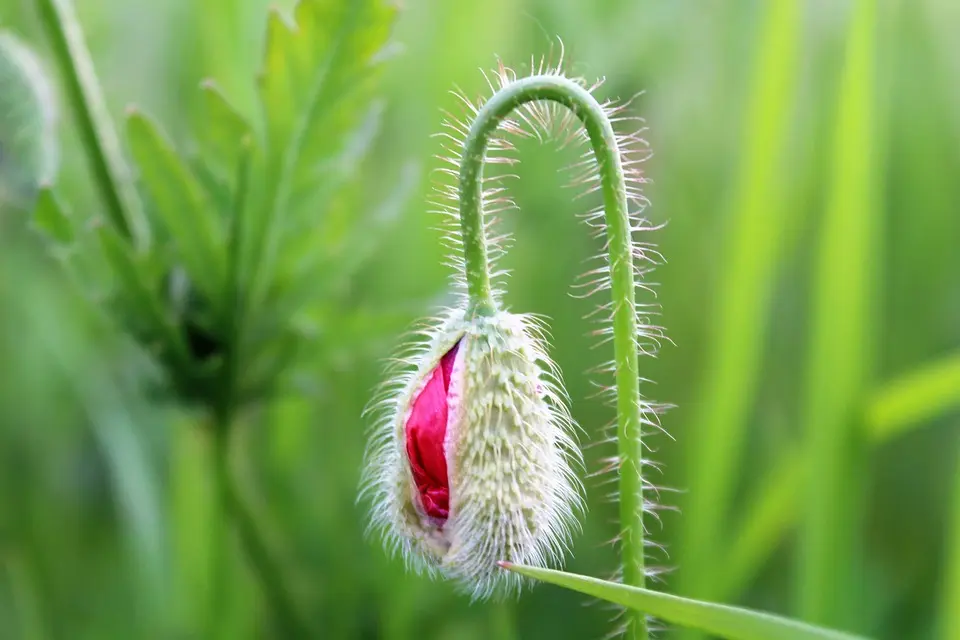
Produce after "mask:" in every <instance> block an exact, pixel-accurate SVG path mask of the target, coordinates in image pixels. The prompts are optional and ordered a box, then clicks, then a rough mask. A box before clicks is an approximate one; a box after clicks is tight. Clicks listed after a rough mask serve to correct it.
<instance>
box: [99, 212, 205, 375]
mask: <svg viewBox="0 0 960 640" xmlns="http://www.w3.org/2000/svg"><path fill="white" fill-rule="evenodd" d="M100 246H101V247H102V248H103V253H104V257H105V258H106V260H107V262H108V263H109V264H110V266H111V267H112V271H113V273H114V274H115V275H116V277H117V281H118V283H119V284H120V287H121V288H122V290H123V293H124V298H125V300H126V302H127V304H128V307H129V308H128V309H127V310H128V312H130V313H134V314H136V316H135V318H134V320H135V323H139V324H140V325H141V327H142V328H143V329H144V330H146V331H149V332H150V334H151V335H153V336H156V337H157V339H158V340H162V341H163V343H164V346H166V347H167V348H169V349H170V352H171V355H172V356H173V357H174V358H175V359H176V360H177V361H178V362H179V363H180V364H181V365H184V366H189V362H190V358H189V354H188V352H187V348H186V343H185V342H184V340H183V336H182V335H181V334H180V332H179V331H178V330H177V328H176V326H175V325H174V323H173V321H172V319H171V318H169V317H168V315H167V314H166V312H165V311H164V308H163V304H162V303H161V301H160V298H159V297H158V296H157V295H156V293H155V292H154V289H153V288H152V287H150V286H149V285H148V284H147V283H146V282H145V281H144V278H143V274H142V271H141V268H140V265H139V264H138V263H137V260H136V259H135V258H134V256H133V253H132V249H131V248H130V245H129V244H128V243H127V242H125V241H124V240H122V239H121V238H120V237H119V235H118V232H117V231H115V230H114V229H112V228H103V229H101V230H100ZM145 346H147V347H148V348H150V347H156V346H157V345H150V344H147V345H145Z"/></svg>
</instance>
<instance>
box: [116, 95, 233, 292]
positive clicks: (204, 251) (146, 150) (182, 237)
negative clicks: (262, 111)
mask: <svg viewBox="0 0 960 640" xmlns="http://www.w3.org/2000/svg"><path fill="white" fill-rule="evenodd" d="M127 136H128V138H129V141H130V151H131V153H132V154H133V157H134V159H135V160H136V163H137V165H138V166H139V168H140V179H141V181H142V182H143V185H144V188H145V189H146V191H147V192H148V193H149V194H150V197H151V199H152V200H153V204H154V209H155V211H156V215H157V217H158V218H159V219H160V222H161V223H162V224H163V226H164V228H165V229H166V231H167V232H168V233H169V235H170V239H171V240H172V242H173V246H174V249H175V252H176V254H177V257H178V258H179V259H180V260H181V261H182V263H183V266H184V268H185V269H186V271H187V275H189V277H190V281H191V283H193V284H194V286H195V287H196V288H197V290H198V291H199V292H200V293H201V294H202V295H203V296H204V298H205V299H206V300H207V302H208V303H209V304H211V305H213V306H214V307H215V308H219V303H220V302H221V301H222V298H223V284H224V275H225V273H224V272H225V262H226V255H225V249H224V242H223V228H222V226H221V225H220V221H219V220H218V219H217V216H216V214H215V211H214V208H213V207H212V206H211V203H210V202H209V200H208V198H207V195H206V193H205V191H204V189H203V187H202V186H201V185H200V183H199V181H198V180H197V179H196V177H195V176H194V175H193V174H192V173H191V172H190V170H189V169H188V168H187V166H186V165H185V164H184V163H183V162H182V161H181V159H180V157H179V156H178V155H177V153H176V151H175V150H174V149H173V146H172V145H171V144H170V142H169V141H168V140H167V139H166V138H165V137H164V136H163V135H162V134H161V133H160V131H159V129H158V127H157V126H156V125H155V124H154V123H153V122H152V121H151V120H150V119H149V118H147V117H146V116H145V115H142V114H140V113H137V112H131V113H130V115H129V117H128V118H127Z"/></svg>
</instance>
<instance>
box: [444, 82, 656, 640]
mask: <svg viewBox="0 0 960 640" xmlns="http://www.w3.org/2000/svg"><path fill="white" fill-rule="evenodd" d="M535 101H553V102H557V103H560V104H562V105H564V106H566V107H567V108H568V109H570V110H571V111H572V112H573V113H574V114H576V116H577V117H578V118H579V119H580V121H581V122H582V123H583V126H584V127H585V128H586V131H587V134H588V135H589V137H590V145H591V147H592V148H593V153H594V157H595V158H596V161H597V163H598V165H599V173H600V184H601V189H602V193H603V200H604V213H605V216H606V225H607V251H608V260H609V266H610V284H611V289H612V293H613V346H614V363H615V367H616V391H617V447H618V454H619V456H620V478H619V481H620V486H619V488H620V553H621V560H622V564H623V582H624V584H627V585H631V586H636V587H642V586H643V585H644V576H645V573H644V531H643V504H644V501H643V484H642V480H641V475H640V470H641V460H642V444H641V425H642V418H643V416H642V407H641V402H640V379H639V376H638V360H639V345H638V344H637V339H636V338H637V314H636V298H635V292H634V272H633V242H632V238H631V235H630V217H629V212H628V209H627V190H626V183H625V179H624V173H623V165H622V163H621V161H620V150H619V146H618V144H617V137H616V134H615V133H614V130H613V125H612V123H611V122H610V119H609V118H608V117H607V115H606V113H605V112H604V110H603V107H602V106H601V105H600V103H598V102H597V100H596V99H595V98H594V97H593V96H592V95H590V92H589V91H587V90H586V89H584V88H583V87H581V86H580V85H579V84H577V83H576V82H574V81H572V80H569V79H567V78H564V77H563V76H554V75H543V76H531V77H528V78H523V79H520V80H517V81H516V82H513V83H511V84H509V85H507V86H506V87H504V88H502V89H500V90H499V91H497V92H496V93H495V94H494V95H493V97H492V98H490V100H489V101H488V102H487V103H486V104H485V105H483V107H482V108H481V109H480V111H479V112H478V113H477V116H476V118H475V119H474V121H473V124H472V125H471V127H470V131H469V133H468V135H467V139H466V141H465V142H464V145H463V156H462V160H461V164H460V187H459V196H460V226H461V232H462V236H463V248H464V258H465V268H466V280H467V292H468V294H469V299H470V313H471V314H477V315H488V314H490V313H493V312H494V311H495V310H496V300H495V299H494V296H493V292H492V289H491V287H490V268H489V260H488V257H487V243H486V238H485V236H484V219H483V164H484V156H485V153H486V149H487V145H488V143H489V141H490V136H491V135H492V134H493V133H494V131H496V129H497V127H498V126H499V125H500V123H501V122H502V121H503V119H504V118H506V117H507V115H508V114H509V113H510V112H511V111H513V110H514V109H516V108H517V107H519V106H521V105H523V104H525V103H528V102H535ZM629 615H630V616H633V618H632V620H631V624H630V633H631V637H632V638H634V639H635V640H640V639H644V640H645V639H646V638H647V636H648V632H647V623H646V617H645V615H644V614H643V613H641V612H633V611H631V612H629Z"/></svg>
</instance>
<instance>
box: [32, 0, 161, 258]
mask: <svg viewBox="0 0 960 640" xmlns="http://www.w3.org/2000/svg"><path fill="white" fill-rule="evenodd" d="M37 5H38V6H39V8H40V17H41V22H42V23H43V27H44V29H45V30H46V32H47V38H48V39H49V40H50V44H51V46H52V47H53V52H54V54H55V57H56V60H57V66H58V67H59V69H60V75H61V78H62V80H63V83H64V85H65V87H66V90H67V94H68V96H69V101H68V102H69V104H70V105H71V107H72V109H73V114H74V117H75V119H76V122H77V129H78V130H79V133H80V136H81V138H82V139H83V149H84V151H85V152H86V154H87V160H88V161H89V162H90V166H91V168H92V170H93V175H94V179H95V184H96V185H97V189H98V191H99V192H100V197H101V198H102V199H103V203H104V205H105V206H106V211H107V216H108V217H109V218H110V222H111V223H112V224H113V226H114V227H115V228H116V229H117V231H118V232H120V234H121V235H123V236H126V237H127V238H129V239H130V240H131V241H132V242H133V245H134V246H135V247H136V248H138V249H142V248H144V247H145V246H146V245H147V244H149V241H150V228H149V225H148V223H147V219H146V216H145V214H144V212H143V205H142V203H141V202H140V197H139V195H138V194H137V190H136V187H135V186H134V183H133V178H132V176H131V174H130V169H129V167H128V165H127V162H126V160H125V159H124V157H123V152H122V151H121V148H120V139H119V137H118V136H117V132H116V130H115V129H114V128H113V123H112V122H111V120H110V114H109V112H108V111H107V106H106V102H105V100H104V98H103V91H102V90H101V89H100V82H99V81H98V80H97V74H96V72H95V71H94V68H93V60H92V59H91V58H90V52H89V51H88V50H87V46H86V43H85V42H84V39H83V31H82V29H81V27H80V22H79V20H77V16H76V13H75V12H74V10H73V5H72V4H70V0H39V2H38V3H37Z"/></svg>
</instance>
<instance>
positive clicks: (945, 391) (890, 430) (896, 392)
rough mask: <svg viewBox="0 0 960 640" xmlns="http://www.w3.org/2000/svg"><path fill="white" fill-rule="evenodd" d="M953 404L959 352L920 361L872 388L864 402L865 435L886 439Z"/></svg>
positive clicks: (957, 401)
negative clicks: (937, 358)
mask: <svg viewBox="0 0 960 640" xmlns="http://www.w3.org/2000/svg"><path fill="white" fill-rule="evenodd" d="M957 407H960V355H956V354H955V355H952V356H950V357H947V358H944V359H943V360H938V361H936V362H932V363H929V364H926V365H923V366H922V367H920V368H918V369H917V370H915V371H912V372H911V373H908V374H906V375H903V376H901V377H899V378H895V379H894V380H892V381H890V382H888V383H886V384H884V385H882V386H881V387H880V388H879V389H877V390H876V391H874V393H873V395H872V396H871V398H870V400H869V403H868V405H867V420H866V427H867V430H868V436H869V437H870V438H871V439H873V440H877V441H880V440H888V439H890V438H893V437H895V436H897V435H900V434H901V433H903V432H904V431H906V430H907V429H910V428H911V427H915V426H918V425H922V424H924V423H925V422H927V421H929V420H931V419H932V418H935V417H937V416H939V415H942V414H944V413H945V412H947V411H950V410H952V409H955V408H957Z"/></svg>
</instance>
